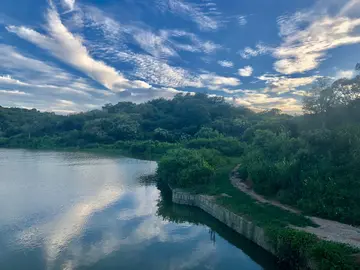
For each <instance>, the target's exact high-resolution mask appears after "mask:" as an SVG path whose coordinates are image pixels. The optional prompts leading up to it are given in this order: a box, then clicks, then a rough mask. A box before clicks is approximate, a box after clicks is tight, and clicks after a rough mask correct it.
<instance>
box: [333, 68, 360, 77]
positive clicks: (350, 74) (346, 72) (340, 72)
mask: <svg viewBox="0 0 360 270" xmlns="http://www.w3.org/2000/svg"><path fill="white" fill-rule="evenodd" d="M355 76H356V72H355V70H338V71H337V72H336V74H335V78H336V79H342V78H347V79H351V78H353V77H355Z"/></svg>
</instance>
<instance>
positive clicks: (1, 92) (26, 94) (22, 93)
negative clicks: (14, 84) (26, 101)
mask: <svg viewBox="0 0 360 270" xmlns="http://www.w3.org/2000/svg"><path fill="white" fill-rule="evenodd" d="M0 94H5V95H15V96H31V94H30V93H25V92H23V91H19V90H3V89H0Z"/></svg>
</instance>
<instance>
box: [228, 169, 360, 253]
mask: <svg viewBox="0 0 360 270" xmlns="http://www.w3.org/2000/svg"><path fill="white" fill-rule="evenodd" d="M239 166H240V165H238V166H236V167H235V168H234V170H233V171H232V173H231V175H230V180H231V183H232V185H233V186H234V187H236V188H237V189H239V190H241V191H242V192H244V193H246V194H248V195H249V196H250V197H252V198H253V199H254V200H257V201H259V202H261V203H268V204H271V205H274V206H277V207H279V208H282V209H284V210H286V211H290V212H292V213H296V214H301V211H300V210H298V209H295V208H293V207H290V206H287V205H284V204H281V203H280V202H278V201H275V200H268V199H266V198H264V197H263V196H261V195H259V194H257V193H255V192H254V191H253V190H252V189H251V188H249V187H248V186H247V185H246V184H245V183H244V182H243V181H242V180H241V179H240V178H239V176H238V174H237V170H238V168H239ZM307 217H308V218H309V219H311V220H312V221H313V222H314V223H315V224H317V225H319V227H317V228H315V227H305V228H300V227H294V228H296V229H298V230H301V231H306V232H309V233H313V234H315V235H317V236H318V237H319V238H321V239H324V240H329V241H334V242H338V243H345V244H349V245H352V246H355V247H358V248H360V228H357V227H354V226H351V225H347V224H344V223H340V222H336V221H332V220H326V219H322V218H318V217H310V216H307Z"/></svg>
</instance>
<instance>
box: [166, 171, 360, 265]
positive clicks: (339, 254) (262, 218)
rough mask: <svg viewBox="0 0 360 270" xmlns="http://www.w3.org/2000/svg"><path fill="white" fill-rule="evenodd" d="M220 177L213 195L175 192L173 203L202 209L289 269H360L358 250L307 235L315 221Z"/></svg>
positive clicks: (173, 192) (191, 191) (208, 193)
mask: <svg viewBox="0 0 360 270" xmlns="http://www.w3.org/2000/svg"><path fill="white" fill-rule="evenodd" d="M220 175H221V173H220ZM228 176H229V174H228ZM220 178H221V179H222V181H221V183H222V185H223V187H222V188H221V187H220V188H218V189H217V192H213V194H210V192H209V191H206V192H205V193H207V194H201V193H199V192H198V191H195V192H194V190H183V189H173V190H172V195H173V197H172V200H173V202H174V203H176V204H183V205H190V206H195V207H198V208H200V209H202V210H203V211H205V212H206V213H208V214H210V215H211V216H213V217H215V218H216V219H218V220H219V221H221V222H222V223H224V224H225V225H227V226H228V227H230V228H231V229H233V230H234V231H236V232H237V233H239V234H241V235H243V236H244V237H246V238H247V239H249V240H251V241H252V242H254V243H255V244H257V245H258V246H260V247H262V248H263V249H264V250H266V251H268V252H269V253H271V254H273V255H274V256H276V257H277V258H278V259H279V262H280V263H281V264H285V265H286V266H287V267H288V269H360V266H359V264H357V263H356V260H357V258H358V254H359V250H358V249H357V248H355V247H351V246H349V245H345V244H343V243H336V242H331V241H326V240H324V239H321V238H319V237H317V236H316V235H315V234H313V233H310V232H311V231H310V232H307V231H306V229H305V228H314V229H316V227H317V225H316V224H314V223H313V222H312V221H311V220H309V219H307V218H306V217H304V216H302V215H301V214H299V213H293V212H290V211H287V210H286V209H282V208H278V207H276V206H273V205H269V204H267V203H265V204H262V203H259V202H255V200H253V199H252V198H250V197H249V196H248V195H247V194H245V193H242V192H241V191H239V190H235V188H234V187H233V186H232V185H231V186H232V188H233V189H230V186H228V185H227V184H228V183H230V180H229V178H227V184H225V183H226V182H225V181H224V177H220ZM219 180H220V179H219ZM224 186H226V187H227V189H224ZM221 191H226V193H224V192H223V193H220V192H221ZM272 214H274V215H272ZM295 224H297V225H295Z"/></svg>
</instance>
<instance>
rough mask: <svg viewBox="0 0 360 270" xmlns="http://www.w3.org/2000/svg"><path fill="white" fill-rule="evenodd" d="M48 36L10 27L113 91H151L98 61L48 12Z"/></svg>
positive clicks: (57, 15) (58, 18)
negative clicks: (137, 89)
mask: <svg viewBox="0 0 360 270" xmlns="http://www.w3.org/2000/svg"><path fill="white" fill-rule="evenodd" d="M47 19H48V32H49V34H50V36H45V35H42V34H40V33H38V32H36V31H34V30H32V29H30V28H27V27H23V26H22V27H16V26H9V27H7V29H8V31H9V32H13V33H15V34H17V35H18V36H19V37H21V38H24V39H26V40H28V41H30V42H32V43H34V44H36V45H38V46H39V47H41V48H43V49H46V50H48V51H49V52H50V53H51V54H53V55H54V56H55V57H57V58H58V59H59V60H61V61H64V62H66V63H67V64H69V65H71V66H73V67H74V68H77V69H78V70H80V71H82V72H84V73H85V74H87V75H88V76H89V77H91V78H92V79H94V80H96V81H98V82H99V83H101V84H103V85H104V86H105V87H107V88H109V89H111V90H113V91H115V92H116V91H123V90H124V89H127V88H149V87H150V85H148V84H147V83H145V82H141V81H132V82H131V81H129V80H127V79H126V78H125V77H124V76H123V75H122V74H121V73H120V72H118V71H117V70H115V69H114V68H113V67H110V66H108V65H106V64H105V63H104V62H101V61H97V60H94V59H93V58H92V57H91V56H90V54H89V52H88V51H87V49H86V47H85V46H84V45H83V44H82V40H81V38H80V37H77V36H74V35H73V34H72V33H70V32H69V31H68V29H67V28H66V27H65V26H64V25H63V24H62V22H61V20H60V17H59V14H58V13H57V12H56V11H55V10H54V9H50V10H49V12H48V17H47Z"/></svg>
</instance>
